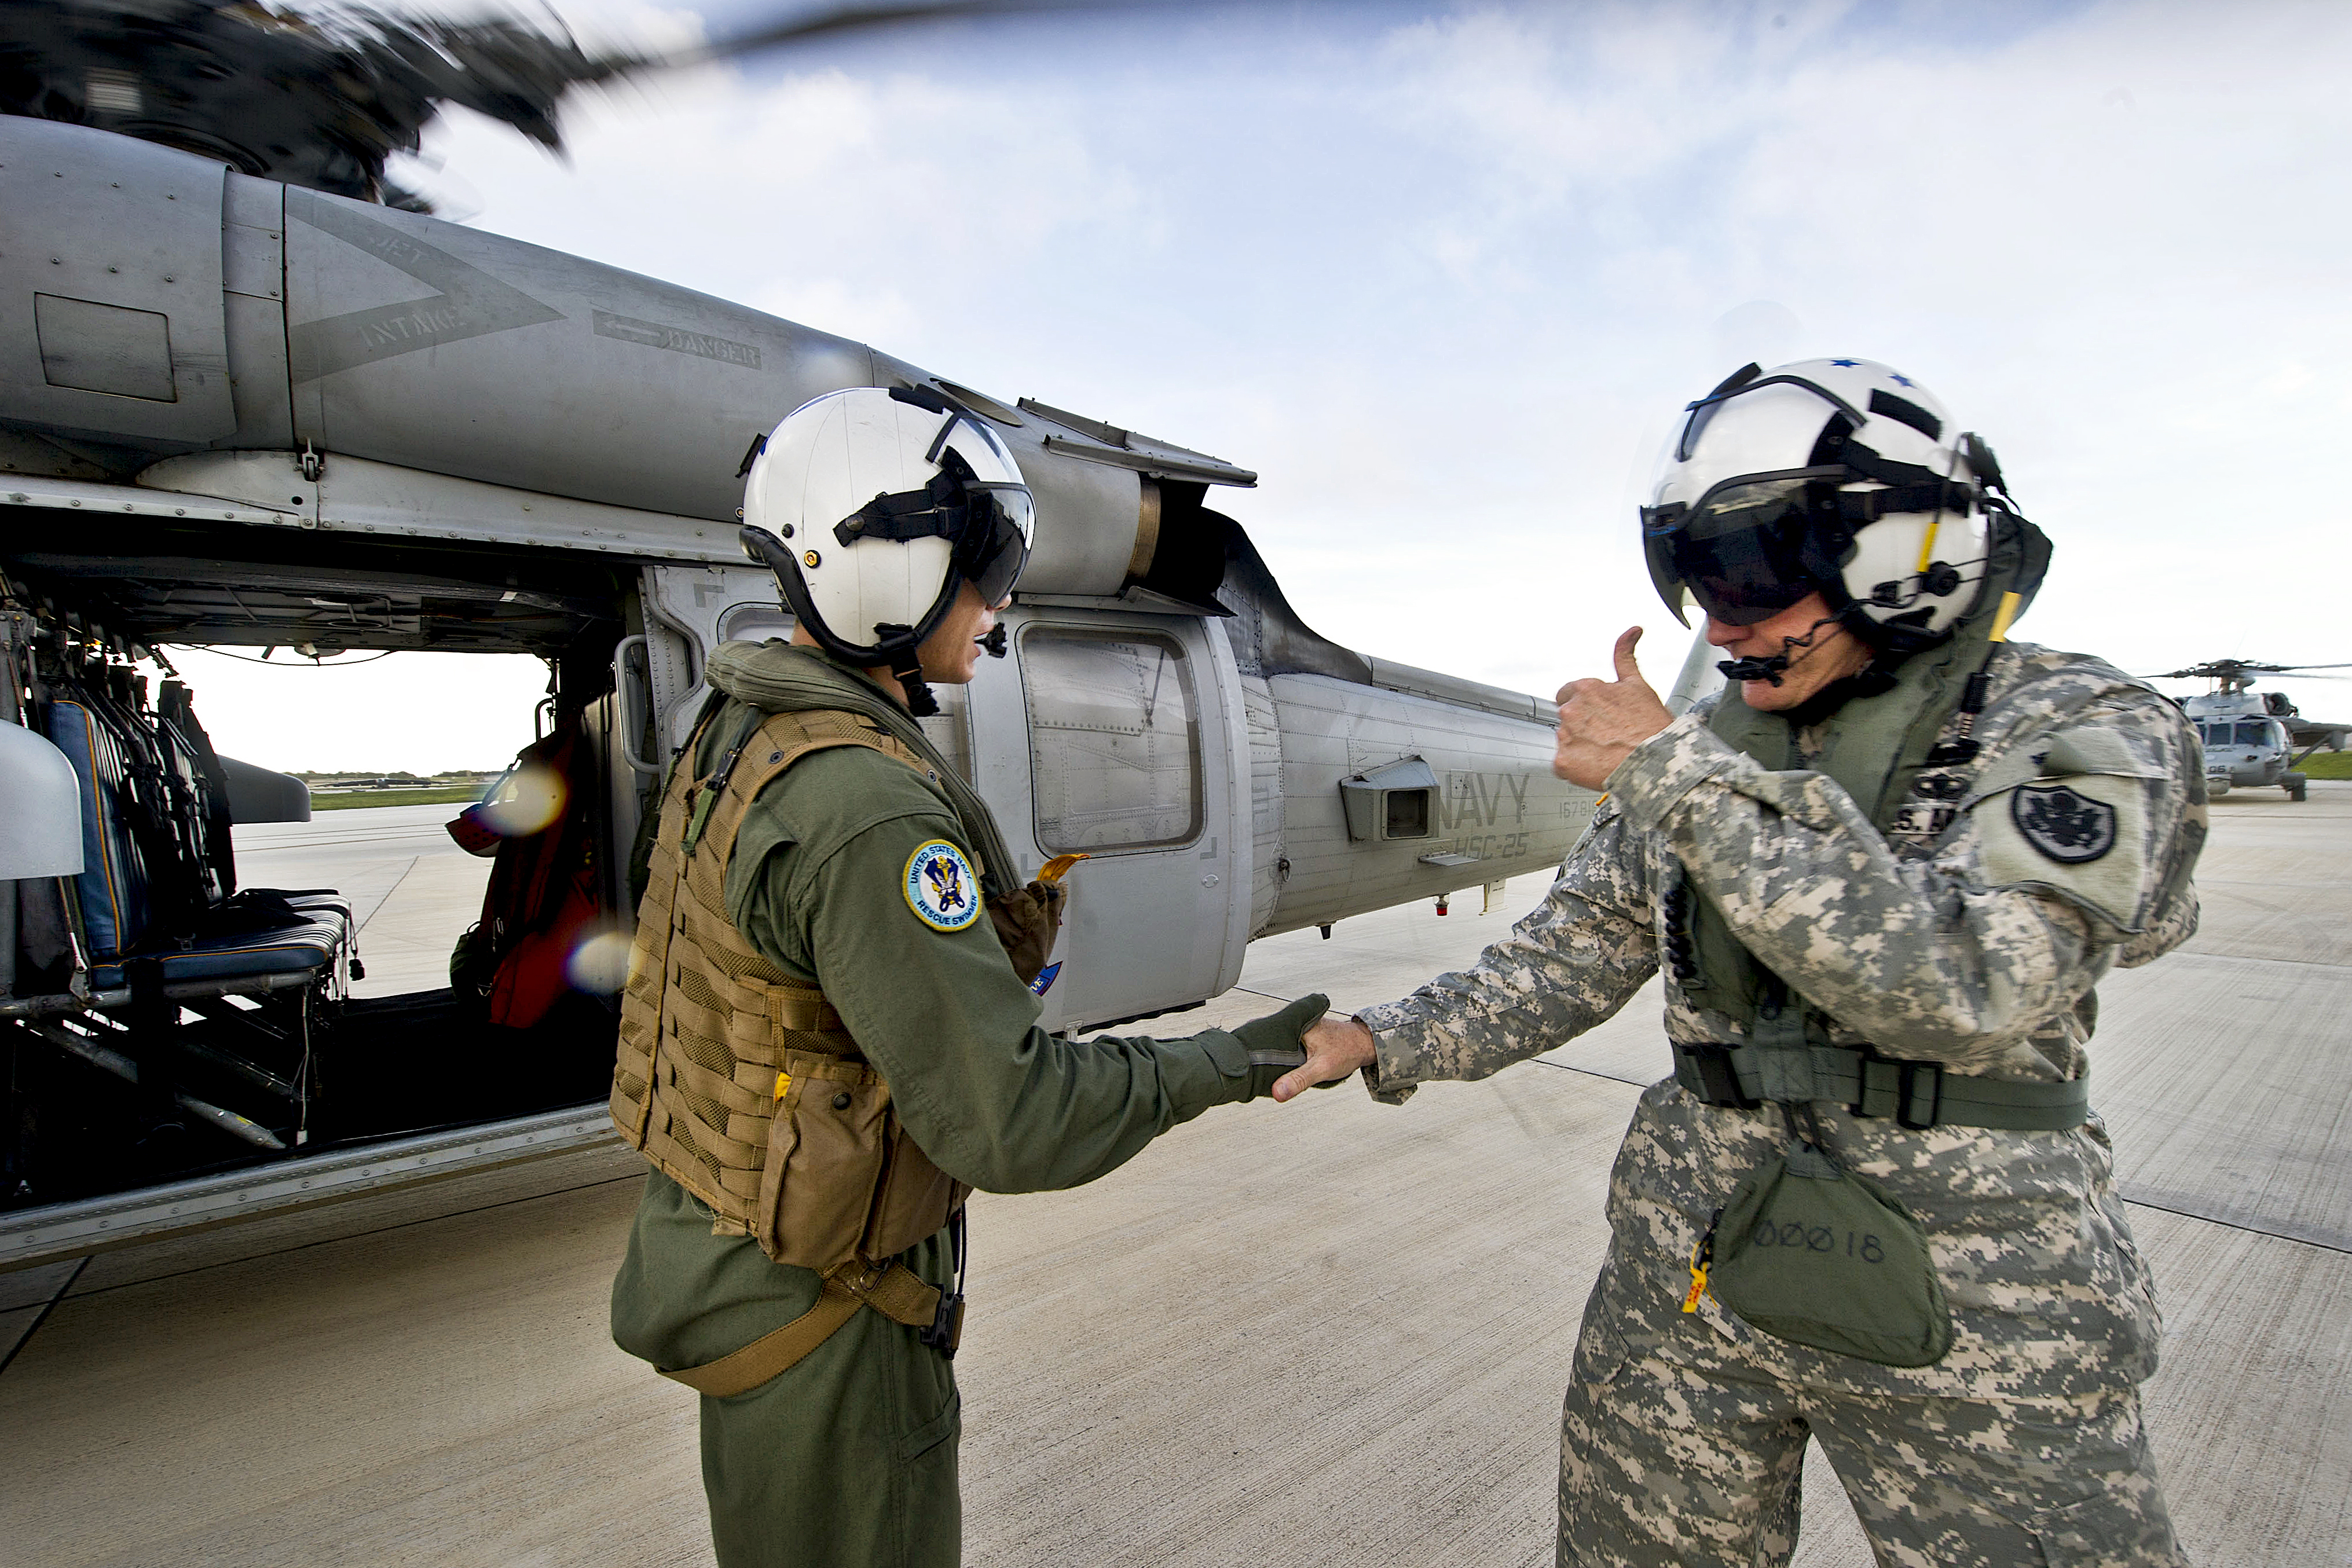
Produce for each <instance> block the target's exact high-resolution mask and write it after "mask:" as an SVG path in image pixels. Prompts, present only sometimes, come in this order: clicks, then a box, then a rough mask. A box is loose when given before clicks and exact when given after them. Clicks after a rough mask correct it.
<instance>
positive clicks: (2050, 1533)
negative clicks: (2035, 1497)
mask: <svg viewBox="0 0 2352 1568" xmlns="http://www.w3.org/2000/svg"><path fill="white" fill-rule="evenodd" d="M2143 1480H2145V1481H2146V1483H2147V1484H2145V1485H2143V1484H2140V1483H2141V1482H2142V1481H2143ZM2029 1528H2030V1529H2031V1530H2032V1532H2033V1540H2034V1543H2035V1544H2036V1545H2038V1546H2040V1547H2041V1548H2042V1562H2043V1563H2046V1564H2048V1568H2187V1564H2188V1562H2189V1559H2188V1558H2187V1557H2185V1556H2183V1555H2182V1554H2181V1551H2180V1546H2179V1542H2176V1541H2175V1540H2174V1539H2173V1534H2172V1516H2171V1515H2170V1514H2169V1513H2168V1512H2167V1511H2166V1510H2165V1507H2164V1494H2163V1493H2162V1492H2161V1491H2159V1490H2158V1489H2157V1488H2156V1486H2155V1484H2154V1480H2153V1478H2144V1477H2138V1476H2130V1477H2125V1478H2122V1479H2120V1481H2119V1482H2118V1484H2116V1486H2114V1487H2113V1488H2111V1489H2109V1490H2106V1491H2104V1492H2101V1493H2100V1494H2099V1495H2098V1496H2096V1497H2092V1498H2084V1500H2082V1501H2081V1502H2078V1503H2074V1504H2071V1505H2070V1506H2068V1507H2065V1508H2059V1509H2053V1510H2050V1511H2049V1512H2047V1513H2042V1514H2037V1515H2035V1516H2034V1518H2033V1519H2032V1521H2030V1525H2029Z"/></svg>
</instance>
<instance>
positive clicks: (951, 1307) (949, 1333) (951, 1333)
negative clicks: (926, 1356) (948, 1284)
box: [915, 1290, 963, 1361]
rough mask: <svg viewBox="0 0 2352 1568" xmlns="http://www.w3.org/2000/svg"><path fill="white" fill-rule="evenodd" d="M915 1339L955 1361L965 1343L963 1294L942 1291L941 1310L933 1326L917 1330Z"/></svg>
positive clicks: (932, 1322)
mask: <svg viewBox="0 0 2352 1568" xmlns="http://www.w3.org/2000/svg"><path fill="white" fill-rule="evenodd" d="M915 1338H917V1339H918V1340H920V1341H921V1342H923V1343H925V1344H927V1345H929V1346H930V1347H931V1348H932V1349H933V1350H935V1351H937V1352H940V1354H941V1355H943V1356H945V1357H946V1358H947V1359H948V1360H950V1361H953V1360H955V1353H956V1347H957V1346H958V1345H960V1344H961V1343H962V1342H963V1292H962V1291H961V1290H957V1291H954V1292H952V1293H950V1292H949V1291H946V1290H942V1291H940V1310H939V1311H938V1312H937V1313H935V1314H934V1315H933V1316H932V1318H931V1326H930V1327H929V1328H928V1329H917V1330H916V1331H915Z"/></svg>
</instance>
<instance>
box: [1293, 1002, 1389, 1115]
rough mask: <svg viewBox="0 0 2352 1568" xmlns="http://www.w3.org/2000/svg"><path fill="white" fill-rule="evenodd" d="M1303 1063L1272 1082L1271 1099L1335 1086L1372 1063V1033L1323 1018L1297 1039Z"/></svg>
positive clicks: (1350, 1021)
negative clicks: (1304, 1050) (1304, 1057)
mask: <svg viewBox="0 0 2352 1568" xmlns="http://www.w3.org/2000/svg"><path fill="white" fill-rule="evenodd" d="M1298 1043H1299V1044H1300V1045H1301V1046H1304V1047H1306V1048H1307V1060H1306V1063H1305V1064H1304V1065H1303V1066H1301V1067H1299V1068H1295V1069H1294V1070H1292V1071H1290V1072H1286V1073H1285V1074H1283V1075H1282V1076H1281V1077H1280V1078H1278V1079H1275V1080H1274V1098H1275V1099H1276V1100H1295V1099H1297V1097H1298V1096H1299V1095H1302V1094H1304V1093H1306V1092H1307V1090H1308V1089H1315V1088H1318V1087H1319V1086H1321V1085H1324V1084H1329V1083H1337V1082H1339V1080H1340V1079H1343V1078H1346V1077H1347V1076H1348V1075H1349V1073H1351V1072H1355V1071H1356V1070H1358V1069H1359V1068H1364V1067H1368V1066H1370V1064H1371V1060H1372V1032H1371V1031H1370V1029H1367V1028H1366V1027H1364V1026H1362V1025H1361V1024H1359V1023H1358V1022H1356V1020H1354V1019H1353V1018H1325V1019H1323V1020H1321V1021H1320V1022H1318V1023H1317V1024H1316V1025H1315V1026H1313V1027H1311V1028H1309V1029H1308V1030H1307V1032H1306V1033H1305V1034H1303V1035H1301V1036H1300V1037H1298Z"/></svg>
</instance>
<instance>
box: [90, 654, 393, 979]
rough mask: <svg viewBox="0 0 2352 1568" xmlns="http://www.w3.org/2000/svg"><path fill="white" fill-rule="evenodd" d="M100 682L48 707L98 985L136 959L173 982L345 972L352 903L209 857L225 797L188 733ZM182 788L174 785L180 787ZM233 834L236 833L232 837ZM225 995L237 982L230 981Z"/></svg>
mask: <svg viewBox="0 0 2352 1568" xmlns="http://www.w3.org/2000/svg"><path fill="white" fill-rule="evenodd" d="M116 696H117V694H110V693H108V692H105V691H101V690H98V689H83V690H77V691H72V692H61V693H60V694H59V695H58V697H57V698H56V699H55V700H52V701H51V702H50V703H48V704H47V714H46V717H47V721H48V722H47V728H48V732H49V739H50V741H51V742H52V743H53V744H55V745H57V747H58V749H59V750H60V751H62V752H65V754H66V757H67V759H68V761H69V762H71V763H73V767H74V772H75V773H76V774H77V775H78V776H79V779H80V782H81V786H82V790H83V800H84V803H85V804H84V811H83V817H82V872H81V875H80V876H79V878H78V879H76V883H77V885H76V888H75V892H76V894H77V899H76V902H77V904H78V905H79V910H80V913H81V917H82V930H83V935H84V937H85V939H86V941H87V942H88V943H89V959H90V984H91V985H92V986H93V987H94V988H95V989H97V990H100V991H107V990H113V989H118V988H120V987H121V986H122V985H124V984H127V983H128V980H127V976H128V973H129V971H128V970H127V969H126V967H125V966H126V964H128V963H132V962H134V961H137V960H139V959H152V960H153V961H154V963H155V964H156V965H157V967H158V971H159V978H160V979H161V981H162V983H163V984H186V983H192V982H196V981H214V982H235V981H238V980H245V979H256V980H257V979H260V978H261V977H264V976H268V977H271V978H272V979H273V981H274V984H270V985H268V986H259V985H257V986H255V987H254V989H257V990H264V989H277V988H278V987H279V986H281V985H282V984H284V982H283V981H282V980H278V979H277V978H276V977H278V976H283V975H288V974H302V973H317V974H320V975H321V976H322V977H326V978H329V979H330V980H331V979H333V978H335V976H333V975H332V973H331V971H332V969H333V966H334V965H335V962H336V960H337V958H338V957H339V956H341V954H342V953H344V952H346V951H348V950H349V949H350V948H351V947H352V945H353V938H354V935H355V932H354V931H353V930H352V906H351V902H350V900H346V899H344V898H343V897H342V896H341V894H339V893H337V892H336V891H335V890H334V889H331V888H309V889H258V888H257V889H246V890H245V891H242V892H238V893H234V894H227V895H224V894H223V893H222V891H221V889H222V885H223V883H224V882H225V881H227V880H228V878H225V877H223V876H222V875H221V874H220V870H219V868H217V867H216V866H215V865H212V864H207V863H206V861H208V860H209V859H211V858H212V857H211V855H209V854H207V853H205V852H206V851H211V850H214V849H215V845H214V844H212V843H209V842H207V837H208V835H207V831H206V830H207V829H210V830H212V832H214V833H217V831H218V827H219V826H226V824H225V823H221V824H218V825H215V824H214V823H213V822H211V821H210V820H209V818H210V816H211V815H212V814H211V813H210V811H209V810H208V807H210V806H211V805H213V804H214V803H213V802H211V801H210V800H208V799H207V798H206V797H207V796H208V795H210V794H211V793H212V792H211V791H209V790H208V789H206V788H205V784H204V770H203V769H202V767H201V766H200V765H198V764H197V763H196V761H195V759H194V758H193V757H183V756H180V755H177V754H175V753H178V752H182V751H184V750H186V749H188V748H186V747H185V746H184V742H182V737H180V736H179V735H178V734H176V733H175V732H173V730H171V729H169V728H167V727H166V726H165V725H164V724H163V723H162V722H160V721H153V720H149V719H147V717H146V716H145V715H142V714H141V713H139V712H137V711H136V710H132V709H130V708H127V707H126V706H125V705H124V704H123V703H122V702H121V701H120V700H116ZM174 786H177V787H174ZM224 837H225V836H224ZM220 989H221V990H222V991H229V990H234V989H236V987H235V986H234V985H233V984H231V985H223V986H221V987H220Z"/></svg>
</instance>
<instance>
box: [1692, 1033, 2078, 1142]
mask: <svg viewBox="0 0 2352 1568" xmlns="http://www.w3.org/2000/svg"><path fill="white" fill-rule="evenodd" d="M1675 1082H1677V1083H1679V1084H1681V1085H1682V1086H1683V1088H1685V1089H1688V1090H1689V1091H1690V1092H1691V1093H1692V1094H1694V1095H1696V1096H1697V1097H1698V1098H1699V1099H1700V1100H1704V1101H1705V1102H1706V1103H1707V1104H1709V1105H1731V1106H1738V1107H1739V1108H1741V1109H1743V1110H1753V1109H1754V1108H1755V1107H1757V1106H1759V1105H1760V1104H1762V1103H1763V1102H1764V1101H1765V1100H1826V1101H1831V1102H1833V1103H1836V1104H1839V1105H1842V1106H1843V1107H1844V1108H1845V1109H1846V1110H1847V1111H1849V1112H1850V1113H1852V1114H1853V1115H1855V1116H1861V1117H1892V1118H1893V1119H1894V1120H1895V1122H1896V1124H1897V1125H1899V1126H1903V1127H1906V1128H1909V1129H1911V1130H1912V1131H1920V1130H1921V1129H1924V1128H1928V1127H1943V1126H1950V1127H1991V1128H1998V1129H2000V1130H2001V1131H2010V1132H2063V1131H2065V1130H2066V1129H2068V1128H2070V1127H2080V1126H2081V1125H2082V1124H2083V1122H2084V1119H2085V1118H2087V1117H2088V1116H2089V1114H2090V1110H2091V1085H2090V1080H2089V1079H2087V1078H2078V1079H2073V1080H2071V1081H2069V1082H2066V1083H2025V1082H2019V1081H2016V1080H2013V1079H1996V1078H1971V1077H1966V1076H1963V1075H1961V1074H1958V1073H1953V1072H1947V1071H1945V1070H1944V1068H1943V1067H1942V1066H1941V1065H1940V1064H1939V1063H1936V1062H1912V1061H1900V1060H1896V1059H1895V1058H1889V1057H1882V1056H1879V1055H1878V1054H1876V1053H1875V1052H1874V1051H1872V1050H1869V1049H1867V1048H1859V1047H1847V1046H1816V1045H1806V1046H1798V1047H1760V1046H1751V1045H1745V1044H1722V1043H1717V1042H1712V1041H1709V1042H1702V1043H1700V1044H1696V1045H1685V1044H1684V1043H1683V1042H1681V1041H1679V1040H1678V1041H1675Z"/></svg>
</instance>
